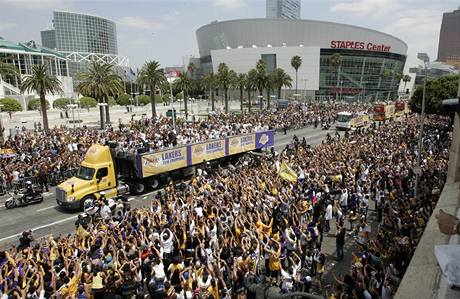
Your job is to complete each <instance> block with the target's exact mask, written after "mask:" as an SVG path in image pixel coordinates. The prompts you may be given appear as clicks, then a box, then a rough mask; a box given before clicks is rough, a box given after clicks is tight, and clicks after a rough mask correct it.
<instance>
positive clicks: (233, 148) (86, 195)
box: [56, 131, 275, 210]
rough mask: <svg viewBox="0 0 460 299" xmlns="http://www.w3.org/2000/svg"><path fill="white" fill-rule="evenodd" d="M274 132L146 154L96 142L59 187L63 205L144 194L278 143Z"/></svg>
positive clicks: (77, 205) (78, 205) (79, 205)
mask: <svg viewBox="0 0 460 299" xmlns="http://www.w3.org/2000/svg"><path fill="white" fill-rule="evenodd" d="M274 136H275V134H274V131H263V132H257V133H251V134H245V135H238V136H230V137H226V138H223V139H216V140H210V141H206V142H202V143H196V144H188V145H182V146H178V147H175V148H169V149H164V150H159V151H154V152H148V153H142V154H127V153H124V152H120V151H117V150H116V148H115V146H112V147H111V146H103V145H100V144H94V145H92V146H91V147H90V148H89V150H88V151H87V153H86V155H85V158H84V160H83V162H82V163H81V166H80V168H79V170H78V172H77V175H76V176H75V177H72V178H70V179H68V180H67V181H65V182H63V183H61V184H60V185H59V186H58V187H57V188H56V201H57V203H58V205H59V206H61V207H63V208H65V209H70V210H78V209H83V207H84V203H85V201H87V200H95V199H98V198H99V193H100V192H101V191H104V192H105V197H106V198H111V197H115V196H118V195H121V194H125V193H127V192H128V191H130V192H132V193H134V194H142V193H144V192H145V191H146V190H147V189H157V188H159V187H160V186H161V185H162V184H164V183H166V182H167V181H168V180H169V178H171V177H178V176H187V175H190V174H192V173H193V172H194V170H195V168H194V167H196V166H197V165H199V164H202V163H203V162H211V161H215V162H220V161H221V160H225V159H228V158H230V157H234V156H236V155H239V154H244V153H246V152H249V151H253V150H260V149H262V148H266V147H271V146H274V144H275V141H274Z"/></svg>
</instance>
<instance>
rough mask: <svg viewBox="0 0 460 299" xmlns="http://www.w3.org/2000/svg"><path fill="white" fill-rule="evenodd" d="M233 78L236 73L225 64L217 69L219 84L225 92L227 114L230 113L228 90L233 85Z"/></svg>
mask: <svg viewBox="0 0 460 299" xmlns="http://www.w3.org/2000/svg"><path fill="white" fill-rule="evenodd" d="M233 78H234V72H233V73H232V71H231V70H230V69H229V68H228V66H227V65H226V64H225V63H223V62H222V63H221V64H219V66H218V68H217V84H218V86H219V87H220V88H222V89H223V91H224V99H225V113H228V89H229V88H230V86H231V84H232V80H233Z"/></svg>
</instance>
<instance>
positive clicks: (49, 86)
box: [21, 64, 63, 131]
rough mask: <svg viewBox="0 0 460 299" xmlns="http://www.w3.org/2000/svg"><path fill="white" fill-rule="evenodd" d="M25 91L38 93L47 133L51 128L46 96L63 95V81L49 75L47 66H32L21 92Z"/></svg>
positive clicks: (23, 82)
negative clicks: (49, 94) (48, 94)
mask: <svg viewBox="0 0 460 299" xmlns="http://www.w3.org/2000/svg"><path fill="white" fill-rule="evenodd" d="M25 91H27V92H32V91H36V92H37V93H38V94H39V95H40V106H41V109H40V110H41V112H42V117H43V128H44V129H45V131H47V130H48V129H49V126H48V114H47V113H46V109H47V104H46V100H45V96H46V94H47V93H51V94H56V93H62V92H63V91H62V89H61V81H59V79H58V78H56V76H54V75H51V74H49V73H48V70H47V68H46V66H45V65H43V64H37V65H34V66H32V72H31V74H30V75H25V77H24V80H23V81H22V84H21V92H25ZM48 105H49V104H48Z"/></svg>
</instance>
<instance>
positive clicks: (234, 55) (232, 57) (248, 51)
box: [211, 47, 320, 90]
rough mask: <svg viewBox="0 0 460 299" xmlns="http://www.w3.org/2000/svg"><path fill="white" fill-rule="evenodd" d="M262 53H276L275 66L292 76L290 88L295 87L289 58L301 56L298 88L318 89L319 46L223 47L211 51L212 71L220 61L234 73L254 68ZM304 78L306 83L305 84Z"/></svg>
mask: <svg viewBox="0 0 460 299" xmlns="http://www.w3.org/2000/svg"><path fill="white" fill-rule="evenodd" d="M262 54H276V66H277V67H278V68H282V69H283V70H284V71H285V72H286V73H288V74H289V76H291V78H292V89H295V70H294V68H293V67H292V66H291V59H292V57H293V56H295V55H298V56H300V58H302V65H301V66H300V68H299V71H298V87H299V90H305V89H307V90H318V89H319V61H320V59H319V57H320V48H319V47H262V48H242V49H225V50H214V51H211V57H212V65H213V71H214V73H215V74H217V68H218V66H219V64H220V63H221V62H225V63H226V64H227V65H228V67H229V68H230V69H232V70H234V71H235V72H236V73H247V72H248V71H249V70H250V69H252V68H255V67H256V64H257V61H258V60H259V59H261V58H262V57H261V55H262ZM305 79H306V80H307V81H306V85H305Z"/></svg>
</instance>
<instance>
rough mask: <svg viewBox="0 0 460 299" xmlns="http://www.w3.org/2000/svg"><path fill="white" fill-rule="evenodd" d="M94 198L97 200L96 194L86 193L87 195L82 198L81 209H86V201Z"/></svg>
mask: <svg viewBox="0 0 460 299" xmlns="http://www.w3.org/2000/svg"><path fill="white" fill-rule="evenodd" d="M89 200H92V201H95V200H96V197H94V195H86V196H85V197H83V198H82V200H80V210H81V211H83V210H84V209H85V202H87V201H89Z"/></svg>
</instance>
